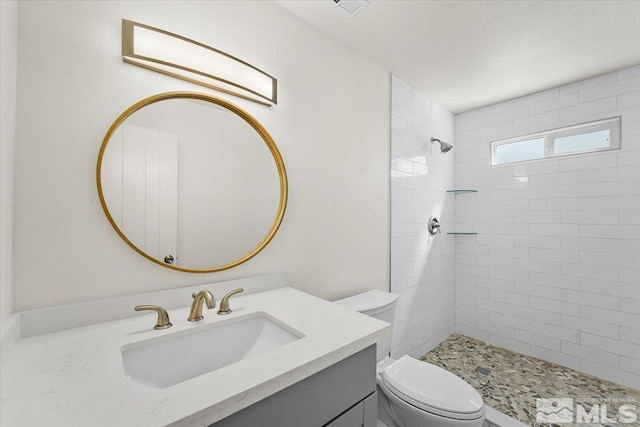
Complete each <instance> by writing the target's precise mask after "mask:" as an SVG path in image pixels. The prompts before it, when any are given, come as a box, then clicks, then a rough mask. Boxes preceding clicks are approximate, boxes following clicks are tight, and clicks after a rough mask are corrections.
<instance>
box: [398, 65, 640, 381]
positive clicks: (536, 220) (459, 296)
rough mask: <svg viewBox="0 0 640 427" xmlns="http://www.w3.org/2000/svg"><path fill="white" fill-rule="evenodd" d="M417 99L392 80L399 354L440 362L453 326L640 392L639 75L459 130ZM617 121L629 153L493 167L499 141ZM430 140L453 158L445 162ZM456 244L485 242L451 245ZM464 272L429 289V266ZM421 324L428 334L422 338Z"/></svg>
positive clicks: (617, 77) (555, 94) (569, 91)
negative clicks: (415, 165)
mask: <svg viewBox="0 0 640 427" xmlns="http://www.w3.org/2000/svg"><path fill="white" fill-rule="evenodd" d="M407 93H410V94H411V96H412V97H413V98H415V99H421V97H422V95H420V94H418V93H417V92H415V91H412V90H411V89H410V88H408V87H407V86H406V85H405V84H404V83H402V82H401V81H400V80H399V79H396V78H394V79H393V81H392V118H393V122H392V144H391V145H392V226H391V228H392V248H391V252H392V255H391V258H392V266H391V276H392V291H393V292H398V293H400V295H401V300H402V304H404V306H403V308H402V309H401V313H402V315H404V316H405V317H406V319H405V323H404V325H401V326H399V328H405V329H404V331H405V333H404V335H403V338H404V340H403V341H400V342H396V343H394V344H395V345H396V346H402V350H400V351H405V352H414V353H415V354H418V353H420V352H424V351H423V350H430V349H431V348H433V347H435V345H437V344H438V342H440V341H442V339H443V338H444V337H446V336H448V335H449V334H450V333H451V332H452V331H453V329H454V327H453V326H452V325H450V324H449V323H448V322H449V321H450V319H452V318H455V330H456V331H458V332H460V333H463V334H465V335H468V336H470V337H473V338H476V339H480V340H482V341H485V342H489V343H492V344H495V345H497V346H500V347H505V348H507V349H510V350H514V351H517V352H519V353H523V354H527V355H531V356H534V357H538V358H540V359H543V360H547V361H550V362H554V363H557V364H560V365H563V366H567V367H570V368H573V369H576V370H579V371H582V372H586V373H589V374H592V375H595V376H597V377H600V378H604V379H608V380H611V381H613V382H616V383H619V384H623V385H627V386H630V387H634V388H640V375H639V373H640V67H633V68H627V69H623V70H619V71H617V72H613V73H609V74H605V75H601V76H597V77H594V78H592V79H589V80H584V81H581V82H577V83H572V84H568V85H566V86H561V87H557V88H553V89H549V90H546V91H544V92H540V93H536V94H533V95H529V96H525V97H522V98H517V99H513V100H508V101H505V102H502V103H499V104H495V105H491V106H488V107H484V108H480V109H477V110H473V111H469V112H465V113H462V114H459V115H457V116H455V117H453V116H451V115H447V114H446V112H443V111H441V110H442V109H436V112H430V113H429V115H428V117H427V118H422V117H421V116H420V114H419V111H411V107H412V106H413V107H414V108H415V106H416V105H417V104H416V103H415V102H413V103H411V102H409V103H405V99H406V97H407ZM427 101H428V100H427ZM431 106H432V107H433V104H431ZM407 109H408V110H409V111H410V112H411V115H409V113H408V112H407ZM617 116H619V117H621V136H622V138H621V149H619V150H613V151H603V152H599V153H586V154H578V155H570V156H563V157H555V158H548V159H541V160H533V161H526V162H520V163H512V164H507V165H498V166H491V160H490V144H491V142H492V141H497V140H502V139H506V138H513V137H518V136H522V135H527V134H533V133H536V132H542V131H547V130H551V129H556V128H560V127H565V126H572V125H575V124H580V123H585V122H590V121H594V120H599V119H605V118H611V117H617ZM451 121H453V123H454V126H455V137H453V135H451V134H447V129H449V128H450V126H451ZM398 123H399V124H398ZM406 123H410V124H411V126H413V127H414V134H415V135H416V137H415V139H413V140H410V142H409V143H413V144H414V146H415V147H418V146H420V144H422V146H424V147H426V148H427V149H428V150H430V151H429V153H428V154H429V155H426V156H425V159H426V162H425V164H424V166H425V169H424V171H425V174H424V178H425V189H428V194H429V197H427V200H428V201H427V202H423V203H422V204H420V202H418V201H417V199H416V198H419V196H416V194H421V193H420V191H419V190H418V189H417V188H415V187H411V185H405V182H416V181H417V182H419V180H418V179H417V178H415V175H416V174H415V172H413V169H412V170H411V171H410V170H409V169H408V165H407V163H406V162H411V161H412V160H411V159H413V158H415V153H413V152H405V151H403V150H405V148H404V147H405V146H406V145H407V140H406V139H404V137H403V136H402V135H403V134H399V133H398V131H397V127H398V126H405V125H406ZM430 137H436V138H440V139H442V140H445V141H447V142H450V143H452V144H453V145H454V149H453V150H452V151H450V152H449V153H446V154H441V153H440V152H439V150H437V149H436V148H437V147H435V146H430V145H431V144H429V143H428V140H429V138H430ZM449 162H455V164H451V163H449ZM403 168H404V169H403ZM436 171H446V172H445V173H443V174H442V173H441V174H440V175H439V174H438V173H437V172H436ZM401 172H402V173H401ZM405 174H412V175H413V176H414V178H413V181H412V180H411V179H409V176H407V175H405ZM449 174H453V175H454V176H455V178H454V179H451V177H450V176H449ZM401 178H404V179H401ZM408 187H410V188H411V191H409V189H408ZM452 189H472V190H477V192H468V193H459V194H452V193H447V192H446V191H447V190H452ZM409 196H410V197H409ZM411 197H413V200H411ZM407 199H409V200H407ZM422 207H425V208H426V211H425V210H421V209H420V208H422ZM434 214H437V215H439V219H440V222H441V223H442V224H443V227H442V228H443V232H442V234H438V235H437V236H435V238H430V239H429V238H427V236H426V234H427V233H426V227H425V224H424V222H425V221H426V219H427V218H428V217H429V216H431V215H434ZM454 231H456V232H468V233H477V234H463V235H452V234H445V233H446V232H454ZM403 233H404V234H403ZM407 237H409V239H408V240H407ZM407 242H411V243H410V246H409V247H407ZM418 243H424V246H418ZM405 250H406V251H407V252H406V256H407V258H405V253H404V251H405ZM421 250H422V251H423V252H420V251H421ZM411 253H413V254H414V256H413V257H412V256H411V255H410V254H411ZM422 253H425V254H426V258H424V259H422V258H419V257H418V258H417V261H418V262H416V260H414V259H412V258H416V255H415V254H422ZM454 259H455V271H454V272H448V271H447V274H446V275H445V276H444V277H446V278H447V280H446V281H441V282H439V281H437V280H435V281H434V280H432V279H431V275H432V272H431V271H430V267H431V268H436V269H439V271H446V269H447V268H449V267H451V265H450V264H449V263H448V262H449V260H451V262H453V260H454ZM421 265H423V266H425V268H423V269H422V270H421V269H420V266H421ZM451 268H453V267H451ZM416 275H419V277H420V278H417V277H416ZM454 281H455V286H454V285H453V283H454ZM445 283H446V284H445ZM440 284H441V285H440ZM424 295H427V296H424ZM434 295H437V296H434ZM450 298H455V308H454V307H453V306H452V305H451V304H448V301H450ZM434 299H435V300H437V301H439V302H437V303H436V304H433V303H431V305H424V302H425V301H428V302H427V304H429V302H432V301H433V300H434ZM434 306H435V307H434ZM424 307H428V309H427V310H426V312H424V310H423V309H424ZM453 311H455V315H454V314H452V312H453ZM421 316H423V317H424V318H425V319H428V320H427V321H425V322H423V324H424V325H425V327H423V328H422V329H419V328H417V327H413V326H415V325H417V324H420V323H419V322H420V319H421ZM438 322H440V323H438ZM425 331H428V332H427V333H425ZM412 332H415V333H412Z"/></svg>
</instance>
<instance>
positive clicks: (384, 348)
mask: <svg viewBox="0 0 640 427" xmlns="http://www.w3.org/2000/svg"><path fill="white" fill-rule="evenodd" d="M397 301H398V295H396V294H392V293H391V292H385V291H379V290H375V291H369V292H365V293H362V294H358V295H354V296H352V297H348V298H345V299H341V300H338V301H335V303H336V304H338V305H341V306H343V307H346V308H350V309H351V310H355V311H358V312H360V313H362V314H366V315H368V316H371V317H375V318H376V319H379V320H382V321H383V322H387V323H391V325H392V326H393V316H394V314H395V312H396V302H397ZM389 351H391V335H389V336H387V337H386V338H383V339H382V340H380V341H378V342H377V358H378V360H382V359H383V358H384V357H385V356H388V355H389Z"/></svg>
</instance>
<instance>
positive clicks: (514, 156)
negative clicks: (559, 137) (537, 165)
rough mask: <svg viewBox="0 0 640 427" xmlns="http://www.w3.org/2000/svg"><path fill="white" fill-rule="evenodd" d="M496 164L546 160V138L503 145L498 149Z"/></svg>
mask: <svg viewBox="0 0 640 427" xmlns="http://www.w3.org/2000/svg"><path fill="white" fill-rule="evenodd" d="M495 157H496V164H497V165H502V164H505V163H514V162H522V161H525V160H533V159H542V158H544V138H536V139H527V140H525V141H517V142H511V143H509V144H501V145H498V146H497V147H496V156H495Z"/></svg>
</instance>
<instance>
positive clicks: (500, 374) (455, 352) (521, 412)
mask: <svg viewBox="0 0 640 427" xmlns="http://www.w3.org/2000/svg"><path fill="white" fill-rule="evenodd" d="M421 360H423V361H425V362H429V363H432V364H434V365H437V366H440V367H442V368H445V369H447V370H449V371H451V372H453V373H454V374H456V375H458V376H459V377H461V378H463V379H464V380H465V381H467V382H468V383H469V384H471V385H472V386H473V387H475V389H476V390H478V392H479V393H480V394H481V395H482V398H483V399H484V403H485V404H487V405H489V406H491V407H492V408H494V409H496V410H498V411H500V412H502V413H504V414H506V415H509V416H511V417H513V418H516V419H518V420H520V421H522V422H523V423H525V424H528V425H532V426H533V425H536V426H541V425H543V424H536V398H563V397H567V398H574V399H587V400H585V401H581V402H580V403H581V404H582V405H583V406H584V408H585V409H586V410H587V411H589V410H590V408H591V404H590V403H589V399H595V400H591V402H592V403H608V405H607V406H608V408H607V409H608V414H609V416H610V417H612V418H614V417H613V416H614V415H616V414H617V412H618V405H619V404H622V403H631V404H633V405H636V406H637V407H638V410H639V411H640V391H638V390H633V389H631V388H628V387H624V386H621V385H618V384H614V383H612V382H609V381H605V380H601V379H599V378H596V377H593V376H591V375H588V374H584V373H582V372H578V371H575V370H573V369H569V368H565V367H563V366H559V365H556V364H554V363H549V362H545V361H544V360H540V359H537V358H535V357H530V356H525V355H523V354H520V353H516V352H513V351H510V350H506V349H504V348H500V347H495V346H493V345H489V344H485V343H483V342H482V341H478V340H475V339H473V338H469V337H467V336H464V335H460V334H457V333H456V334H453V335H451V336H450V337H449V338H447V339H446V340H445V341H443V342H442V343H441V344H440V345H439V346H438V347H436V348H435V349H433V350H432V351H430V352H429V353H427V354H425V355H424V356H422V358H421ZM600 399H612V400H609V401H608V402H607V401H604V400H600ZM616 402H619V403H616ZM544 425H552V424H544ZM554 425H555V424H554ZM569 425H572V424H564V423H563V424H558V426H569ZM573 425H577V424H573ZM582 425H587V424H582ZM588 425H594V426H595V425H599V426H602V425H603V424H588ZM614 425H616V424H614ZM617 425H620V426H640V420H638V421H636V422H634V423H630V424H617Z"/></svg>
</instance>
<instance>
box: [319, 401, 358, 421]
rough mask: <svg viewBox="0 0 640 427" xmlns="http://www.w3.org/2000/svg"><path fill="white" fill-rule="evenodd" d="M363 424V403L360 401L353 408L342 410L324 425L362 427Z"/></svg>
mask: <svg viewBox="0 0 640 427" xmlns="http://www.w3.org/2000/svg"><path fill="white" fill-rule="evenodd" d="M363 426H364V403H363V402H360V403H358V404H357V405H356V406H354V407H353V408H351V409H349V410H348V411H346V412H344V413H343V414H342V415H340V416H339V417H338V418H336V419H335V420H333V421H331V422H330V423H329V424H327V425H325V427H363Z"/></svg>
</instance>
